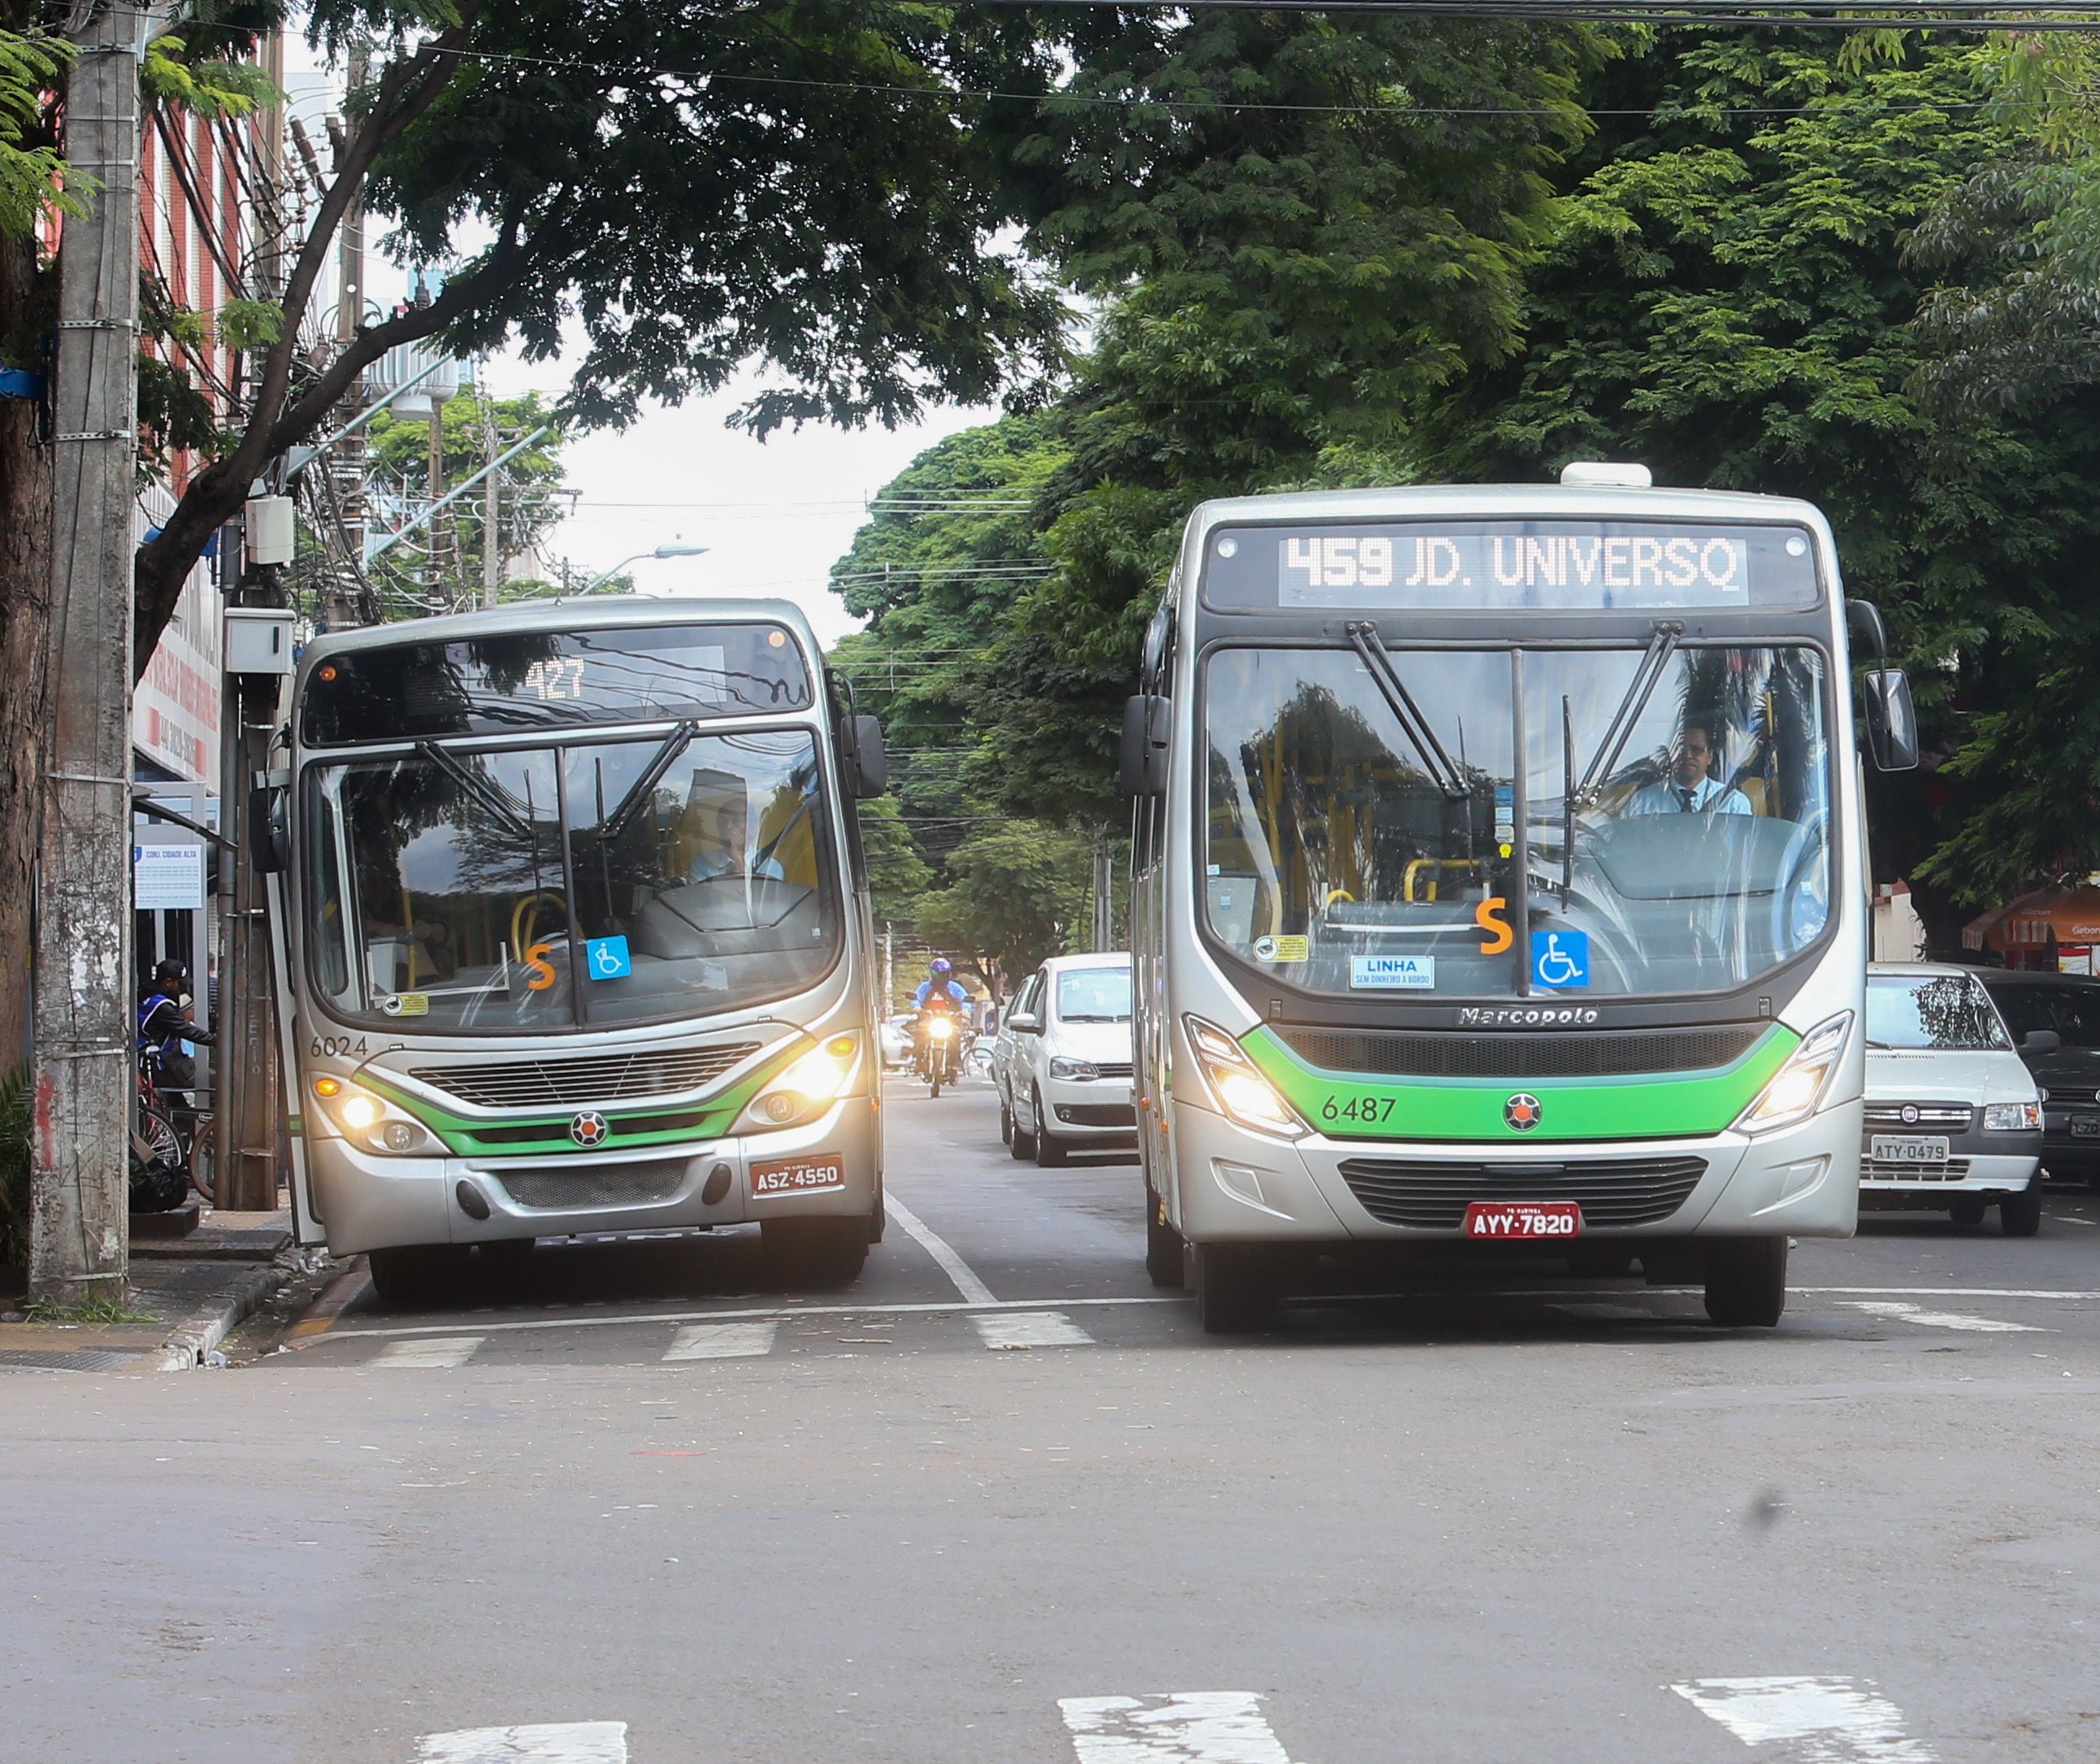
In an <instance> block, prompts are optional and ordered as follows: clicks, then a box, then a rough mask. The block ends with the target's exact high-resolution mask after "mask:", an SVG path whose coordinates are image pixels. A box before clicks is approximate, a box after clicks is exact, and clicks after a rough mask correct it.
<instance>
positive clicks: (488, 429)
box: [474, 361, 503, 607]
mask: <svg viewBox="0 0 2100 1764" xmlns="http://www.w3.org/2000/svg"><path fill="white" fill-rule="evenodd" d="M474 397H475V398H476V399H477V400H479V402H480V405H481V449H482V458H483V461H484V462H486V470H487V473H488V475H487V477H486V478H485V479H483V480H482V491H481V603H482V604H483V606H484V607H493V606H494V605H495V604H496V596H497V595H499V594H500V593H501V590H502V587H503V532H502V528H501V526H500V525H499V524H498V518H499V517H500V516H501V514H502V512H503V508H502V502H501V493H500V492H499V491H498V490H497V489H496V480H498V479H500V478H501V476H502V475H503V474H502V473H501V472H500V471H497V470H496V447H497V441H496V398H495V395H494V394H493V393H492V392H491V391H489V387H488V364H487V362H486V361H484V362H483V363H482V365H481V371H480V372H479V373H478V374H475V375H474Z"/></svg>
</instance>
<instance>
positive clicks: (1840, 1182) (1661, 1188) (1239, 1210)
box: [1171, 1101, 1861, 1243]
mask: <svg viewBox="0 0 2100 1764" xmlns="http://www.w3.org/2000/svg"><path fill="white" fill-rule="evenodd" d="M1860 1116H1861V1105H1860V1103H1858V1102H1857V1101H1854V1102H1851V1103H1835V1104H1833V1105H1831V1106H1829V1107H1827V1108H1825V1109H1824V1110H1823V1111H1822V1112H1820V1113H1818V1114H1817V1115H1815V1116H1811V1118H1810V1119H1809V1120H1808V1121H1804V1122H1803V1123H1802V1124H1801V1125H1799V1126H1798V1127H1794V1128H1790V1129H1788V1130H1785V1131H1782V1132H1778V1133H1772V1134H1761V1135H1759V1136H1758V1137H1757V1138H1748V1137H1746V1136H1745V1135H1743V1134H1733V1133H1726V1134H1714V1135H1710V1136H1708V1137H1705V1138H1687V1139H1643V1140H1636V1141H1630V1142H1620V1143H1604V1144H1597V1143H1582V1142H1565V1141H1564V1142H1557V1143H1542V1144H1532V1143H1526V1144H1521V1145H1518V1144H1501V1143H1498V1144H1493V1145H1476V1144H1463V1145H1459V1144H1453V1145H1437V1146H1428V1145H1423V1144H1421V1143H1416V1142H1410V1141H1405V1140H1368V1139H1349V1140H1343V1139H1331V1138H1326V1137H1325V1136H1324V1135H1321V1134H1312V1135H1308V1137H1307V1138H1303V1139H1299V1140H1295V1141H1288V1142H1286V1141H1283V1140H1279V1139H1275V1138H1269V1137H1268V1136H1267V1135H1264V1134H1255V1133H1251V1132H1248V1131H1246V1130H1244V1129H1242V1128H1240V1127H1238V1126H1236V1125H1234V1124H1233V1123H1232V1122H1231V1121H1228V1120H1226V1119H1225V1118H1224V1116H1220V1115H1218V1114H1215V1113H1213V1112H1211V1111H1210V1110H1208V1109H1207V1108H1202V1107H1194V1106H1192V1105H1189V1104H1180V1105H1179V1106H1177V1107H1176V1108H1175V1109H1174V1111H1173V1116H1172V1125H1171V1132H1172V1134H1173V1135H1174V1138H1176V1142H1177V1143H1176V1146H1175V1147H1174V1153H1175V1167H1176V1172H1177V1174H1178V1176H1179V1179H1180V1197H1179V1198H1180V1218H1179V1219H1178V1220H1177V1221H1176V1222H1177V1224H1178V1225H1179V1227H1180V1231H1181V1233H1182V1235H1183V1236H1185V1237H1186V1238H1188V1239H1189V1240H1191V1241H1193V1242H1197V1243H1206V1242H1233V1241H1239V1242H1245V1241H1251V1240H1279V1241H1292V1240H1295V1241H1299V1242H1305V1243H1312V1242H1318V1241H1322V1240H1326V1241H1334V1240H1365V1241H1374V1242H1375V1241H1402V1240H1424V1241H1427V1240H1436V1239H1440V1238H1441V1239H1449V1240H1462V1237H1463V1236H1464V1230H1463V1213H1464V1205H1465V1201H1464V1198H1463V1197H1464V1196H1466V1195H1467V1193H1469V1192H1471V1193H1474V1194H1476V1195H1477V1196H1478V1197H1479V1198H1480V1199H1482V1200H1555V1199H1559V1198H1561V1197H1563V1196H1568V1195H1571V1194H1576V1193H1579V1192H1586V1193H1588V1194H1589V1195H1590V1196H1591V1197H1592V1204H1591V1205H1590V1206H1587V1207H1586V1208H1585V1210H1584V1218H1583V1227H1582V1235H1583V1236H1586V1237H1613V1238H1637V1237H1683V1236H1727V1237H1745V1236H1777V1235H1779V1234H1780V1233H1785V1234H1786V1235H1789V1236H1796V1237H1850V1236H1852V1234H1853V1232H1854V1231H1855V1229H1856V1228H1857V1227H1858V1223H1859V1203H1860V1182H1859V1170H1860ZM1596 1165H1617V1166H1618V1167H1619V1168H1618V1169H1617V1171H1616V1172H1614V1171H1612V1170H1608V1169H1607V1170H1599V1169H1595V1168H1594V1166H1596ZM1534 1171H1535V1172H1536V1174H1533V1172H1534ZM1679 1194H1681V1195H1682V1198H1681V1199H1678V1198H1676V1196H1679ZM1614 1214H1617V1215H1620V1216H1625V1215H1627V1214H1632V1215H1635V1216H1637V1220H1638V1222H1633V1223H1617V1222H1611V1220H1612V1216H1613V1215H1614Z"/></svg>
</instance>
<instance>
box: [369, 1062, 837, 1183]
mask: <svg viewBox="0 0 2100 1764" xmlns="http://www.w3.org/2000/svg"><path fill="white" fill-rule="evenodd" d="M809 1046H810V1043H809V1042H808V1040H807V1038H806V1037H805V1038H804V1039H803V1040H801V1041H790V1042H788V1043H787V1046H785V1047H783V1048H782V1049H781V1050H780V1051H779V1053H777V1054H774V1056H773V1058H772V1059H769V1060H767V1061H766V1062H765V1063H764V1064H763V1065H761V1066H760V1067H759V1068H757V1070H756V1071H754V1072H751V1073H750V1074H748V1076H747V1077H744V1078H743V1079H741V1080H739V1081H738V1082H737V1083H736V1084H735V1085H734V1086H732V1087H731V1088H730V1089H729V1090H725V1091H723V1092H722V1094H721V1095H719V1096H711V1097H708V1099H706V1100H704V1102H699V1103H687V1104H685V1105H683V1106H682V1107H673V1108H665V1107H661V1106H659V1107H655V1108H645V1109H629V1110H628V1111H626V1112H624V1113H623V1112H619V1111H616V1110H614V1109H610V1108H605V1109H601V1110H600V1111H599V1112H600V1113H601V1114H602V1115H603V1116H605V1124H606V1128H607V1132H606V1136H605V1138H603V1139H602V1141H600V1142H599V1143H598V1144H597V1145H595V1146H593V1147H591V1150H592V1151H593V1152H618V1151H622V1150H624V1149H625V1148H627V1147H630V1146H638V1145H668V1144H673V1143H677V1142H680V1141H683V1140H688V1139H718V1138H721V1137H722V1136H723V1135H724V1134H727V1133H728V1131H729V1130H730V1128H731V1127H732V1126H733V1125H735V1122H736V1117H737V1116H739V1115H741V1114H742V1113H743V1110H744V1105H745V1104H746V1103H749V1102H750V1100H751V1099H752V1097H754V1096H756V1095H757V1094H758V1092H759V1091H760V1090H762V1089H763V1088H764V1087H765V1085H768V1084H770V1082H771V1081H773V1080H774V1078H775V1077H778V1076H779V1073H780V1072H781V1071H782V1070H783V1068H785V1067H786V1066H787V1064H788V1063H790V1062H791V1061H792V1060H793V1059H795V1058H796V1056H797V1055H798V1054H804V1053H806V1052H808V1051H809ZM356 1081H357V1082H358V1083H360V1084H361V1085H364V1086H365V1087H366V1088H367V1089H368V1090H376V1091H377V1092H378V1093H379V1094H381V1095H382V1096H383V1097H385V1098H386V1099H387V1101H389V1102H390V1103H393V1104H394V1105H395V1107H397V1108H399V1109H400V1110H402V1111H403V1112H404V1113H406V1114H409V1115H412V1116H415V1118H416V1119H417V1121H421V1123H422V1124H423V1125H425V1126H426V1127H427V1128H429V1129H430V1131H431V1132H432V1133H434V1134H436V1135H437V1137H438V1138H439V1139H440V1140H442V1141H443V1143H444V1147H445V1149H446V1150H447V1151H448V1152H452V1155H453V1156H456V1157H465V1156H474V1157H531V1156H544V1155H545V1154H546V1153H547V1152H574V1151H576V1149H577V1147H576V1142H575V1141H574V1140H573V1139H571V1138H570V1137H569V1123H570V1122H571V1121H573V1120H574V1119H575V1118H576V1113H577V1111H576V1110H574V1109H571V1110H570V1111H568V1112H567V1113H566V1114H562V1115H557V1116H541V1115H535V1116H523V1117H513V1118H510V1119H506V1120H503V1121H484V1120H481V1119H479V1118H476V1119H473V1120H470V1119H468V1118H467V1117H466V1116H463V1115H455V1114H453V1113H452V1112H451V1111H450V1110H449V1109H447V1108H445V1107H443V1106H442V1105H440V1104H439V1103H434V1102H432V1101H431V1100H430V1099H429V1098H428V1097H426V1096H418V1095H415V1094H411V1093H410V1092H409V1091H408V1090H404V1089H402V1087H401V1086H400V1085H398V1084H394V1083H390V1082H389V1081H388V1080H387V1078H386V1075H385V1074H384V1073H382V1072H375V1071H373V1070H372V1069H371V1068H366V1069H365V1070H364V1071H363V1072H360V1073H358V1075H357V1078H356ZM668 1114H679V1115H687V1114H698V1115H700V1116H703V1117H704V1118H703V1119H702V1120H700V1121H697V1122H695V1123H693V1124H691V1125H686V1126H680V1127H671V1128H665V1129H651V1128H650V1127H649V1126H648V1125H647V1124H648V1123H649V1122H651V1121H656V1120H660V1119H661V1118H662V1117H663V1116H665V1115H668ZM527 1127H539V1128H543V1129H545V1133H546V1137H545V1138H539V1139H523V1140H521V1139H510V1138H505V1139H502V1140H499V1141H496V1142H495V1143H490V1142H489V1141H488V1140H487V1138H485V1137H484V1136H485V1135H487V1134H489V1133H491V1132H492V1131H494V1132H501V1133H505V1134H511V1133H516V1132H518V1130H520V1129H523V1128H527Z"/></svg>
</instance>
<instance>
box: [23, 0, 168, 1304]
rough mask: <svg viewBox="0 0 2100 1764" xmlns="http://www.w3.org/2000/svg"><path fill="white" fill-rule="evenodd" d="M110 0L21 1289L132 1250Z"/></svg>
mask: <svg viewBox="0 0 2100 1764" xmlns="http://www.w3.org/2000/svg"><path fill="white" fill-rule="evenodd" d="M143 46H144V43H143V19H142V17H141V15H140V12H139V8H138V7H136V6H135V5H134V4H133V3H131V0H111V3H110V4H109V6H108V8H107V10H106V11H104V12H103V13H102V15H100V16H99V18H96V19H95V20H94V22H93V23H92V24H90V25H89V26H88V28H87V31H86V36H85V38H84V39H83V40H82V42H81V44H80V59H79V61H78V63H77V64H76V66H75V67H74V69H73V81H72V84H71V86H70V88H69V90H68V95H67V100H66V108H65V151H66V158H67V161H68V163H69V164H70V165H72V166H74V167H76V168H77V170H79V171H81V172H82V174H84V175H86V176H87V177H91V178H93V179H95V185H96V189H95V195H94V196H93V197H91V198H90V202H91V206H90V212H89V213H88V214H87V216H86V219H73V220H69V221H68V222H67V223H66V225H65V228H64V234H63V236H62V237H61V240H60V247H59V320H58V360H57V373H56V381H57V385H56V396H55V405H56V408H55V412H54V416H55V422H56V427H55V430H54V431H53V434H52V437H51V439H52V443H53V453H54V458H55V465H54V469H53V471H52V484H53V494H52V497H51V518H52V523H53V531H52V546H51V626H50V634H49V638H48V644H49V648H48V650H47V659H46V679H47V680H48V681H49V683H50V687H49V689H50V694H51V723H50V736H49V739H48V740H47V741H46V744H45V748H44V753H45V756H46V767H47V769H46V771H45V773H44V777H43V790H42V797H43V837H42V844H41V848H40V851H41V855H40V860H39V867H38V898H37V947H36V970H37V977H36V1035H37V1054H36V1071H35V1094H34V1098H33V1107H32V1108H31V1111H30V1119H31V1120H32V1121H33V1122H34V1123H35V1124H36V1125H35V1127H34V1129H33V1145H32V1147H31V1154H30V1155H31V1166H30V1196H31V1214H32V1218H31V1222H30V1236H29V1290H30V1293H31V1294H32V1296H33V1297H36V1298H48V1299H51V1300H53V1301H55V1302H57V1303H60V1304H63V1305H77V1304H80V1303H82V1302H84V1301H86V1300H87V1299H90V1298H99V1297H106V1298H121V1296H122V1294H123V1291H124V1282H125V1277H126V1270H127V1265H128V1261H129V1258H130V1248H131V1245H130V1194H129V1190H130V1161H129V1158H128V1155H127V1154H128V1149H129V1142H130V1131H131V1111H132V1091H133V1086H134V1082H135V1081H134V1078H133V1076H132V1070H131V1061H132V1046H133V1043H134V1041H135V1039H136V1032H135V1028H134V1026H133V1023H132V1001H131V558H132V553H133V551H134V550H135V549H136V546H137V540H136V538H135V535H134V533H133V532H132V513H133V506H134V502H135V491H134V489H133V484H132V473H133V471H134V469H135V466H136V463H137V456H138V449H139V382H138V348H139V55H140V53H141V51H142V50H143Z"/></svg>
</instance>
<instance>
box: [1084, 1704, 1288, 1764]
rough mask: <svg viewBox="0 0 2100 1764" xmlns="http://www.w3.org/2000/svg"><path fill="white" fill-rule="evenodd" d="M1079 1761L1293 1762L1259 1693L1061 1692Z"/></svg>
mask: <svg viewBox="0 0 2100 1764" xmlns="http://www.w3.org/2000/svg"><path fill="white" fill-rule="evenodd" d="M1057 1707H1058V1709H1059V1710H1060V1712H1061V1713H1062V1714H1063V1715H1064V1718H1065V1730H1066V1731H1068V1732H1069V1733H1070V1735H1072V1749H1073V1751H1074V1753H1077V1754H1078V1757H1079V1764H1290V1753H1287V1752H1286V1751H1285V1750H1284V1749H1283V1745H1282V1742H1281V1741H1280V1740H1277V1737H1276V1735H1275V1734H1274V1733H1273V1732H1271V1731H1270V1730H1269V1725H1268V1719H1267V1718H1265V1717H1264V1715H1263V1714H1262V1712H1261V1696H1260V1693H1259V1692H1257V1691H1172V1692H1170V1693H1169V1694H1167V1695H1163V1696H1061V1697H1059V1698H1058V1699H1057Z"/></svg>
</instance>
